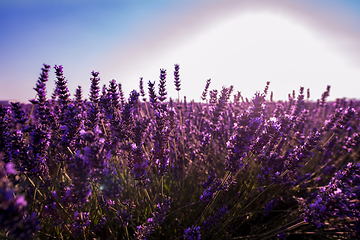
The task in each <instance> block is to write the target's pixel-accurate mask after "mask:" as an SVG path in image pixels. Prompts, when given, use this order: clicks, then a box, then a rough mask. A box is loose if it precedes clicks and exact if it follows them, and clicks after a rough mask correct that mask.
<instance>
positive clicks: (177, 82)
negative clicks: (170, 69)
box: [174, 64, 181, 92]
mask: <svg viewBox="0 0 360 240" xmlns="http://www.w3.org/2000/svg"><path fill="white" fill-rule="evenodd" d="M179 70H180V66H179V64H175V70H174V79H175V80H174V84H175V89H176V91H178V92H179V91H180V89H181V88H180V86H181V83H180V74H179Z"/></svg>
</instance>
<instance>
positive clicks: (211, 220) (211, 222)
mask: <svg viewBox="0 0 360 240" xmlns="http://www.w3.org/2000/svg"><path fill="white" fill-rule="evenodd" d="M227 212H228V207H227V206H226V205H224V206H223V207H222V208H221V209H219V210H218V211H217V212H215V213H214V214H213V215H211V216H209V217H208V218H207V219H206V220H204V222H203V226H202V228H203V229H208V230H209V229H210V228H211V227H212V226H215V225H216V224H217V222H218V221H220V220H221V219H222V218H223V217H224V215H225V214H226V213H227Z"/></svg>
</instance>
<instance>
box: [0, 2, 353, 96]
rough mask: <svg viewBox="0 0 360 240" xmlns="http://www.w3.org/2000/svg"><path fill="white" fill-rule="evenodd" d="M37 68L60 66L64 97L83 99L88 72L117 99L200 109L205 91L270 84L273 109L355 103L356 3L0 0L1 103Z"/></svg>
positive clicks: (32, 79) (26, 87) (29, 81)
mask: <svg viewBox="0 0 360 240" xmlns="http://www.w3.org/2000/svg"><path fill="white" fill-rule="evenodd" d="M43 63H46V64H49V65H51V72H50V74H49V81H48V83H47V91H48V97H49V98H50V96H51V93H52V92H53V90H54V87H55V84H54V82H55V79H56V78H55V74H54V66H55V65H62V66H63V70H64V76H65V78H66V79H67V80H68V88H69V91H70V94H71V97H73V95H74V93H75V89H76V88H77V86H79V85H80V86H82V89H83V96H84V98H88V96H89V90H90V84H91V81H90V77H91V72H92V71H99V72H100V75H99V76H100V78H101V82H100V84H101V86H102V85H104V84H106V85H108V84H109V82H110V81H111V80H112V79H115V80H116V81H117V83H121V84H122V86H123V91H124V93H125V96H126V97H128V96H129V93H130V91H131V90H133V89H135V90H137V91H139V79H140V77H142V78H143V79H144V83H145V87H146V88H147V83H148V81H152V82H153V81H155V82H156V85H157V84H158V82H159V75H160V69H162V68H163V69H166V71H167V90H168V95H169V96H170V97H172V98H177V96H178V95H177V92H176V90H175V86H174V83H173V82H174V77H173V72H174V64H179V65H180V80H181V91H180V96H181V97H183V96H186V97H187V100H192V99H194V100H195V101H200V96H201V94H202V91H203V89H204V86H205V83H206V80H207V79H209V78H211V85H210V90H211V89H218V90H221V88H222V87H223V86H226V87H229V86H230V85H233V86H234V90H235V91H240V92H241V93H242V95H243V96H244V97H247V98H249V99H251V98H252V97H253V95H254V94H255V92H257V91H262V90H263V89H264V87H265V85H266V82H267V81H270V88H269V91H273V96H274V100H286V99H287V96H288V94H289V93H291V92H292V91H293V90H295V91H296V93H298V92H299V88H300V87H304V88H305V89H307V88H310V97H311V99H312V100H316V99H318V98H320V97H321V94H322V92H324V91H325V90H326V86H327V85H331V91H330V97H329V100H335V99H336V98H344V97H345V98H347V99H352V98H357V99H359V98H360V94H359V89H360V1H358V0H317V1H313V0H256V1H254V0H117V1H115V0H102V1H95V0H59V1H46V0H31V1H27V0H0V100H15V101H20V102H23V103H28V100H30V99H33V98H34V97H35V95H36V92H35V90H33V88H34V87H35V85H36V81H37V79H38V77H39V75H40V73H41V68H42V65H43Z"/></svg>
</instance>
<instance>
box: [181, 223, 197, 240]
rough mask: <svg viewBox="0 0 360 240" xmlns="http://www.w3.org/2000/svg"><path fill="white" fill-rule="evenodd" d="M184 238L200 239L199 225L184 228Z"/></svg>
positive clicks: (189, 239) (188, 239)
mask: <svg viewBox="0 0 360 240" xmlns="http://www.w3.org/2000/svg"><path fill="white" fill-rule="evenodd" d="M184 239H185V240H200V239H201V233H200V227H199V226H198V227H196V226H191V227H189V228H187V229H185V230H184Z"/></svg>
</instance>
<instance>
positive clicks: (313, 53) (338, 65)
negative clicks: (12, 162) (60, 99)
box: [129, 11, 360, 100]
mask: <svg viewBox="0 0 360 240" xmlns="http://www.w3.org/2000/svg"><path fill="white" fill-rule="evenodd" d="M173 45H175V44H173ZM158 47H159V48H157V47H155V48H154V49H153V50H149V51H148V52H147V53H146V54H145V55H144V54H143V55H142V56H141V57H139V56H136V55H135V56H133V57H134V59H135V58H136V59H137V60H136V66H137V70H135V69H134V70H131V71H133V72H135V73H137V74H141V76H143V77H144V79H147V80H148V79H149V80H150V79H151V80H158V75H159V74H158V69H159V66H160V67H161V68H166V69H167V70H168V75H169V76H170V77H171V75H172V71H173V64H174V63H179V64H180V66H181V78H182V81H183V86H184V87H183V89H184V92H183V95H186V96H187V97H188V98H189V99H195V100H198V99H199V96H200V94H201V92H202V89H203V86H204V84H205V81H206V79H207V78H212V80H213V82H212V88H216V89H219V88H221V87H222V86H223V85H226V86H229V85H234V87H235V89H236V90H239V91H241V92H242V93H243V95H244V96H246V97H250V98H251V97H252V95H253V94H254V93H255V91H261V90H262V89H263V87H264V86H265V83H266V81H270V82H271V85H270V90H273V91H274V98H275V99H286V97H287V94H288V93H290V92H291V91H292V90H293V89H295V90H298V89H299V87H300V86H303V87H305V88H310V89H311V90H312V93H314V94H315V95H312V97H313V98H314V99H316V98H319V97H320V96H321V93H322V92H323V91H324V90H325V88H326V85H327V84H331V85H334V83H335V85H337V84H338V86H335V88H333V89H335V91H336V87H339V88H341V87H342V86H341V80H343V79H347V80H350V81H351V79H355V77H358V76H360V70H358V69H359V68H355V65H354V64H352V63H351V61H350V60H349V58H347V57H348V56H347V55H346V54H344V52H342V51H341V50H340V47H339V46H338V45H337V43H336V41H332V39H331V36H330V35H329V36H325V35H324V34H320V33H318V32H316V31H315V30H313V29H312V28H311V27H309V26H306V25H305V24H301V22H299V21H295V20H293V19H291V18H290V17H288V16H287V15H282V14H275V13H273V12H266V11H259V12H248V13H245V14H240V15H237V16H233V17H228V18H225V19H224V20H223V21H220V22H217V23H216V24H215V25H210V26H208V27H207V28H204V29H203V31H201V32H197V33H193V34H189V36H188V38H187V39H186V40H182V41H181V42H180V43H176V47H174V46H173V47H171V48H167V49H162V51H159V49H160V46H158ZM155 56H156V57H155ZM133 61H134V60H133ZM129 77H130V76H129ZM134 77H135V76H134ZM134 77H131V78H132V79H134ZM136 78H137V79H138V76H137V77H136ZM136 78H135V79H136ZM169 81H171V79H170V80H169ZM187 85H189V86H188V87H187ZM357 85H359V83H357ZM357 85H356V86H357ZM168 86H170V87H169V88H170V89H169V91H168V92H169V94H174V93H175V91H174V90H173V89H172V84H171V83H169V84H168ZM129 87H130V86H129ZM131 87H133V84H131ZM357 87H360V86H357ZM174 95H175V94H174ZM174 95H173V96H174ZM337 97H339V96H337Z"/></svg>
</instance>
